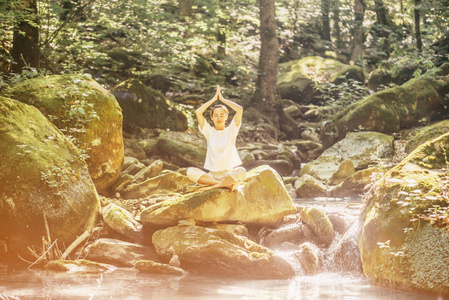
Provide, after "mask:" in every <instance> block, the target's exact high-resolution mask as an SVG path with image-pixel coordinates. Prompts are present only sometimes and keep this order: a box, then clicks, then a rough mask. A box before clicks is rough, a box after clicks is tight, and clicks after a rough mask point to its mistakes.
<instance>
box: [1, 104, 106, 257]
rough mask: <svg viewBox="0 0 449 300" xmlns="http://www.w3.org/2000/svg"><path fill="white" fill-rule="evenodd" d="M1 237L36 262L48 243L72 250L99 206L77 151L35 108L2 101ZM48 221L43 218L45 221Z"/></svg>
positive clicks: (11, 251)
mask: <svg viewBox="0 0 449 300" xmlns="http://www.w3.org/2000/svg"><path fill="white" fill-rule="evenodd" d="M0 162H1V163H0V237H1V238H2V239H5V241H6V245H7V249H8V253H9V254H11V255H16V254H19V255H20V256H21V257H23V258H25V259H32V258H31V257H32V256H30V252H29V251H28V247H35V248H36V249H37V251H39V250H38V249H40V248H41V247H42V237H46V238H47V232H46V229H45V227H46V226H45V219H46V220H47V223H48V228H49V231H50V237H51V239H52V241H55V240H58V243H59V244H60V245H61V246H62V244H63V243H65V245H70V243H72V242H73V241H74V240H75V239H76V238H77V236H78V235H80V234H81V233H83V232H84V231H85V230H88V229H91V228H92V227H93V225H94V223H95V221H96V218H97V216H98V212H99V208H100V201H99V198H98V195H97V192H96V191H95V186H94V184H93V182H92V179H91V178H90V176H89V172H88V168H87V165H86V163H85V162H84V159H83V157H82V155H81V153H80V152H79V151H78V149H77V148H76V147H75V146H74V145H73V144H72V143H71V142H70V141H69V140H68V139H67V138H66V137H65V136H64V135H63V134H62V133H61V132H60V131H59V130H58V129H57V128H56V127H55V126H54V125H53V124H51V123H50V121H48V120H47V119H46V118H45V117H44V116H43V115H42V113H40V112H39V111H38V110H37V109H36V108H35V107H32V106H29V105H26V104H23V103H20V102H18V101H15V100H12V99H9V98H4V97H0ZM44 215H45V218H44Z"/></svg>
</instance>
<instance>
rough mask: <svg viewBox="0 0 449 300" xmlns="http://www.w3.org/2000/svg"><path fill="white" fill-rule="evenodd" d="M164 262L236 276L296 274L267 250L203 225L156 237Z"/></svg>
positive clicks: (172, 229)
mask: <svg viewBox="0 0 449 300" xmlns="http://www.w3.org/2000/svg"><path fill="white" fill-rule="evenodd" d="M152 241H153V245H154V247H155V248H156V251H157V253H158V254H159V255H160V256H161V258H162V259H163V260H164V261H167V262H168V261H169V260H170V259H171V258H172V257H173V256H175V255H177V256H178V257H179V262H180V266H181V268H182V269H184V270H187V271H192V272H198V273H203V274H214V275H225V276H234V277H259V278H290V277H293V276H294V274H295V272H294V270H293V268H292V267H291V266H290V264H289V263H287V262H286V261H285V260H283V259H282V258H280V257H278V256H276V255H275V253H274V252H273V251H271V250H269V249H268V248H265V247H263V246H261V245H258V244H256V243H254V242H253V241H251V240H249V239H247V238H245V237H242V236H238V235H235V234H233V233H230V232H227V231H224V230H218V229H212V228H205V227H200V226H175V227H169V228H167V229H163V230H159V231H157V232H156V233H154V234H153V238H152Z"/></svg>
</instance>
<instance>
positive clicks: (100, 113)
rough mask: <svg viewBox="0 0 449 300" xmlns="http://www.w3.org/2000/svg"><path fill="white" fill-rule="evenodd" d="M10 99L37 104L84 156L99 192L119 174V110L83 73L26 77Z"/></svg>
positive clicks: (14, 89)
mask: <svg viewBox="0 0 449 300" xmlns="http://www.w3.org/2000/svg"><path fill="white" fill-rule="evenodd" d="M11 93H12V95H13V97H14V99H17V100H19V101H21V102H23V103H27V104H30V105H33V106H35V107H37V108H38V109H39V110H40V111H41V112H42V113H43V114H44V115H45V116H46V117H47V118H48V119H49V120H51V121H52V122H53V124H55V125H56V126H57V127H58V128H59V129H60V130H61V131H62V132H64V134H66V135H67V136H70V137H73V138H74V143H75V145H76V146H77V147H79V148H80V149H81V150H82V151H84V152H85V153H86V154H87V155H88V158H87V160H86V162H87V165H88V166H89V172H90V175H91V177H92V180H93V181H94V183H95V187H96V188H97V191H98V192H99V193H103V192H104V191H106V190H107V189H108V188H109V187H110V186H111V185H112V184H113V183H114V182H115V181H116V180H117V179H118V178H119V176H120V172H121V169H122V165H123V159H124V154H123V153H124V148H123V136H122V112H121V109H120V106H119V105H118V103H117V101H116V100H115V98H114V96H112V95H111V94H110V93H109V92H108V91H107V90H105V89H104V88H103V87H101V86H100V85H99V84H98V83H97V82H95V81H94V80H92V79H91V78H90V77H88V76H85V75H52V76H43V77H38V78H34V79H29V80H26V81H23V82H21V83H18V84H16V85H14V86H13V87H12V88H11Z"/></svg>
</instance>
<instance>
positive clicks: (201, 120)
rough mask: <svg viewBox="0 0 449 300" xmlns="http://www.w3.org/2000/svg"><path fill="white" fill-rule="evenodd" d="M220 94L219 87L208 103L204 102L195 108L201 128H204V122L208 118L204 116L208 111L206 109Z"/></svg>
mask: <svg viewBox="0 0 449 300" xmlns="http://www.w3.org/2000/svg"><path fill="white" fill-rule="evenodd" d="M218 94H219V91H218V88H217V91H216V92H215V95H214V96H213V97H212V99H210V100H209V101H207V102H206V103H204V104H203V105H201V106H200V107H198V108H197V110H195V115H196V119H197V120H198V125H199V126H200V128H201V129H203V127H204V122H206V119H205V118H204V116H203V113H204V112H205V111H206V109H207V108H208V107H209V106H211V105H212V103H214V102H215V101H217V99H218Z"/></svg>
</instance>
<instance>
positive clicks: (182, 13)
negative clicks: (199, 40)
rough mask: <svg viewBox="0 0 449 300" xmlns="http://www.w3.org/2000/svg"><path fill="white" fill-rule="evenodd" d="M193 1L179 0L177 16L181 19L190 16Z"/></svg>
mask: <svg viewBox="0 0 449 300" xmlns="http://www.w3.org/2000/svg"><path fill="white" fill-rule="evenodd" d="M193 1H194V0H179V17H180V18H181V19H184V18H185V17H191V16H192V14H193V9H192V7H193Z"/></svg>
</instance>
